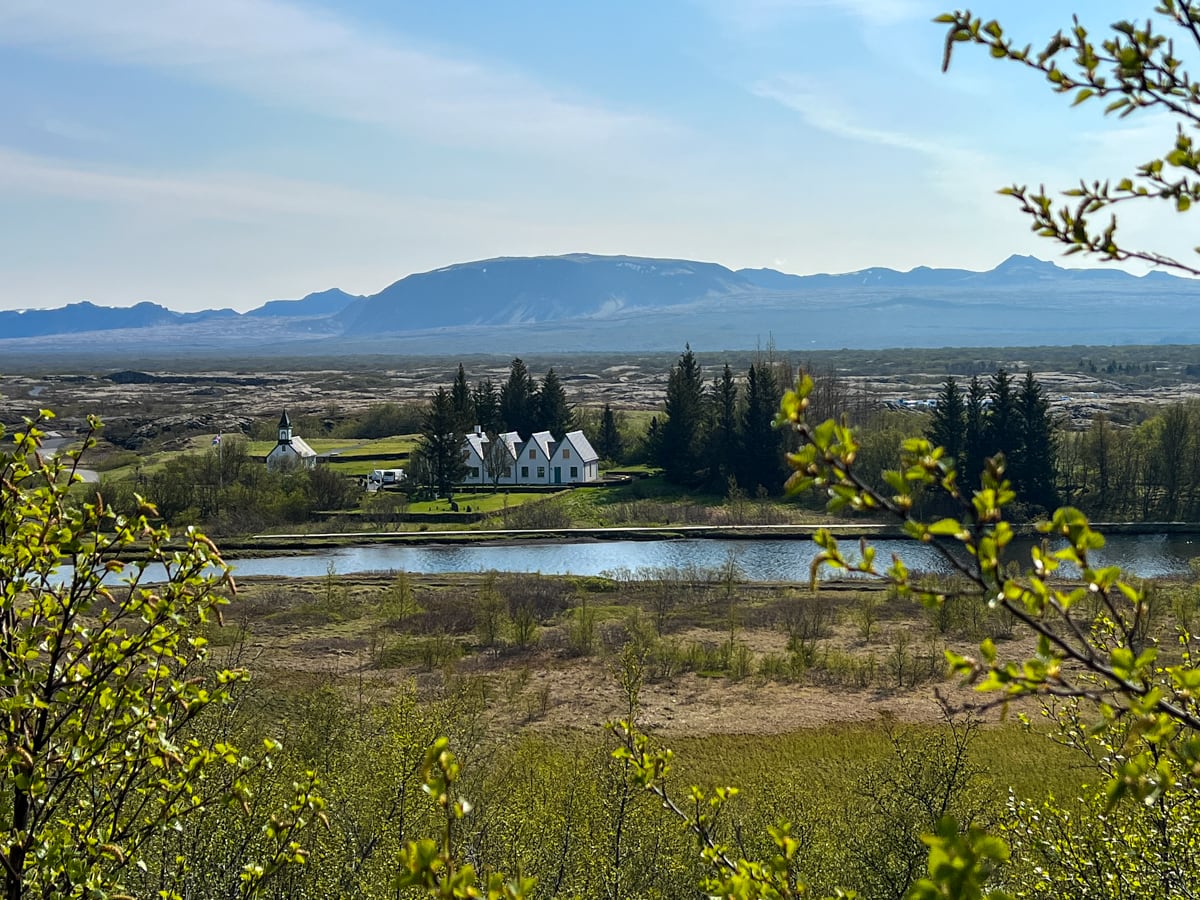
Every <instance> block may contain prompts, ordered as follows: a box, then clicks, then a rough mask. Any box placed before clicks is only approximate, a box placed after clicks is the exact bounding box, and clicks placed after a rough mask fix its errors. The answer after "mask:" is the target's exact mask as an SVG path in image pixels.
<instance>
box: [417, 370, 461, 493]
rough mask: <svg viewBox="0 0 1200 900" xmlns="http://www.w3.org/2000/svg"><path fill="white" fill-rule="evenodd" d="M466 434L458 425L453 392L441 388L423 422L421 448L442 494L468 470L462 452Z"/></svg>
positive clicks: (430, 473)
mask: <svg viewBox="0 0 1200 900" xmlns="http://www.w3.org/2000/svg"><path fill="white" fill-rule="evenodd" d="M464 437H465V435H464V433H463V431H462V430H461V429H460V428H459V427H458V418H457V415H456V413H455V411H454V403H453V401H452V400H451V398H450V392H449V391H447V390H446V389H445V388H444V387H441V388H438V389H437V393H436V394H434V395H433V399H432V400H430V401H429V406H428V408H427V409H426V410H425V416H424V418H423V419H422V422H421V437H420V440H419V441H418V452H419V453H420V455H421V458H422V459H423V460H424V462H425V465H427V466H428V467H429V476H430V480H431V481H432V483H433V485H434V487H435V488H436V489H437V492H438V493H439V494H443V495H446V494H449V493H450V491H451V489H452V488H453V486H454V485H455V484H457V483H458V482H460V481H462V479H463V475H465V474H466V471H467V470H466V464H465V463H464V462H463V452H462V448H463V440H464Z"/></svg>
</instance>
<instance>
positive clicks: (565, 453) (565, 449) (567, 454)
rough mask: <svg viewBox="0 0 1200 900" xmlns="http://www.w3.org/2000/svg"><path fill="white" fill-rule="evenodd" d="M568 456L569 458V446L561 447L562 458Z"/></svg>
mask: <svg viewBox="0 0 1200 900" xmlns="http://www.w3.org/2000/svg"><path fill="white" fill-rule="evenodd" d="M570 458H571V448H570V447H563V459H570Z"/></svg>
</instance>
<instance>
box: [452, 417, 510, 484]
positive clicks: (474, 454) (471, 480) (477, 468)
mask: <svg viewBox="0 0 1200 900" xmlns="http://www.w3.org/2000/svg"><path fill="white" fill-rule="evenodd" d="M520 445H521V436H520V435H519V434H517V433H516V432H515V431H508V432H505V433H504V434H498V435H496V437H495V439H494V440H493V439H492V438H490V437H488V435H487V434H485V433H484V431H483V429H482V428H480V427H479V426H478V425H476V426H475V429H474V431H472V432H471V433H470V434H468V435H467V437H466V440H465V441H463V464H464V465H465V466H466V467H467V472H466V475H464V476H463V484H516V483H517V482H516V476H515V475H514V466H515V465H516V461H517V455H518V453H519V450H520Z"/></svg>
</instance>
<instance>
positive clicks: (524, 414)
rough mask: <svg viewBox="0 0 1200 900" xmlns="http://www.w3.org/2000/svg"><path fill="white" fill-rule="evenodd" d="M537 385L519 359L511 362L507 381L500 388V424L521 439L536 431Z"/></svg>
mask: <svg viewBox="0 0 1200 900" xmlns="http://www.w3.org/2000/svg"><path fill="white" fill-rule="evenodd" d="M536 401H537V385H535V384H534V381H533V376H532V375H530V374H529V369H527V368H526V367H525V363H524V362H522V360H521V358H520V357H517V358H516V359H514V360H513V361H512V365H511V367H510V369H509V373H508V381H506V382H505V383H504V385H503V386H502V387H501V388H500V423H501V426H502V427H503V428H505V429H507V430H508V431H515V432H517V433H518V434H520V435H521V437H523V438H527V437H529V436H530V435H531V434H533V432H535V431H536V430H537V428H536V427H535V426H536V419H537V405H536Z"/></svg>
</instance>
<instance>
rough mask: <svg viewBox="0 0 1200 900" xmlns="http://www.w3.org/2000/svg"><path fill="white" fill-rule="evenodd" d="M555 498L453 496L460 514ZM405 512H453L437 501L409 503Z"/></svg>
mask: <svg viewBox="0 0 1200 900" xmlns="http://www.w3.org/2000/svg"><path fill="white" fill-rule="evenodd" d="M555 496H560V495H557V494H544V493H529V492H522V491H497V492H495V493H478V494H476V493H471V494H457V495H456V496H455V503H457V504H458V508H459V511H460V512H477V513H495V512H502V511H503V510H506V509H513V508H515V507H518V506H521V505H522V504H525V503H537V502H539V501H546V500H549V499H551V498H553V497H555ZM407 511H408V512H411V513H440V512H453V511H454V510H453V509H452V508H451V506H450V501H448V500H443V499H437V500H422V501H419V502H416V503H409V504H408V506H407Z"/></svg>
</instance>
